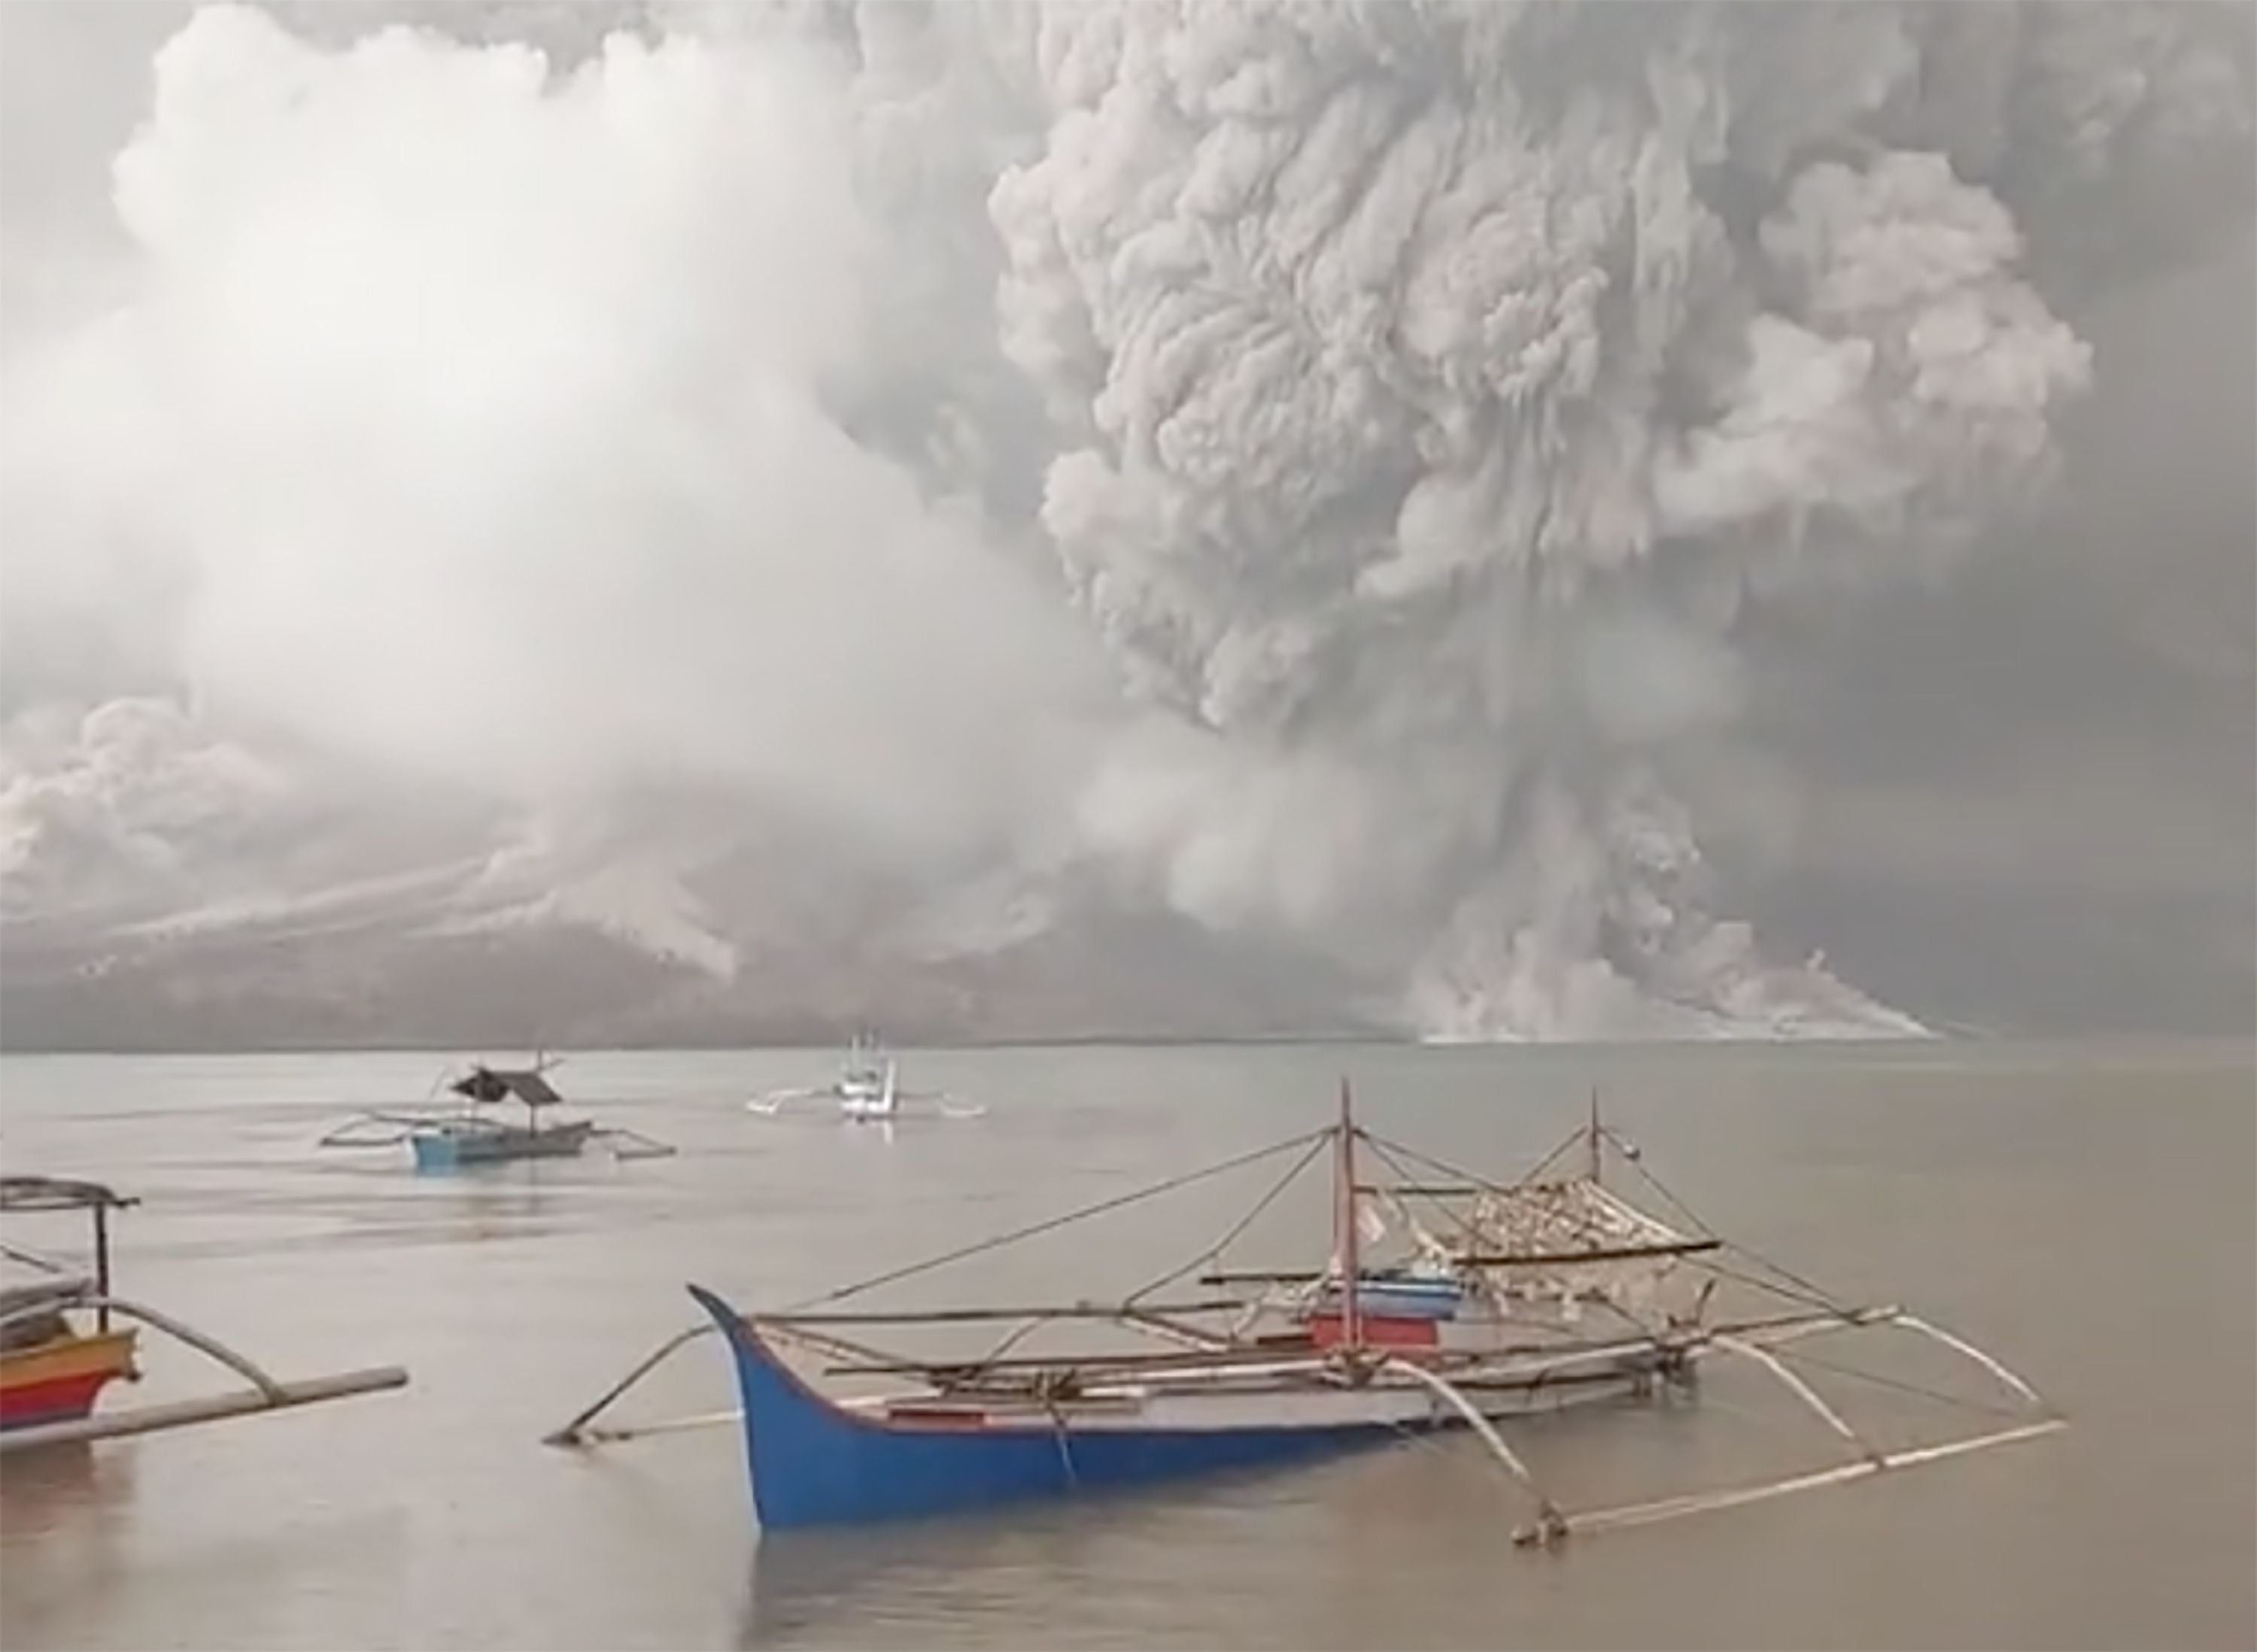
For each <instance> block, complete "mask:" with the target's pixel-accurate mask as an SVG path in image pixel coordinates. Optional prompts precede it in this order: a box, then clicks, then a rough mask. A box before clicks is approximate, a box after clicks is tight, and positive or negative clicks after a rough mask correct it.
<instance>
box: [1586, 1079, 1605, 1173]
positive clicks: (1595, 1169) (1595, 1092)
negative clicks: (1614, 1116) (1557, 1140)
mask: <svg viewBox="0 0 2257 1652" xmlns="http://www.w3.org/2000/svg"><path fill="white" fill-rule="evenodd" d="M1604 1132H1605V1126H1603V1125H1601V1124H1600V1123H1599V1087H1598V1086H1597V1085H1596V1084H1593V1085H1592V1086H1591V1123H1590V1126H1589V1128H1588V1130H1586V1131H1585V1132H1584V1137H1585V1140H1587V1141H1588V1144H1589V1146H1590V1152H1591V1161H1590V1175H1591V1180H1592V1181H1593V1182H1597V1181H1599V1180H1600V1179H1601V1172H1603V1170H1604V1169H1605V1168H1606V1160H1605V1154H1604V1152H1603V1149H1602V1147H1601V1140H1602V1138H1603V1134H1604Z"/></svg>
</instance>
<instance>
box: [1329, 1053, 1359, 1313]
mask: <svg viewBox="0 0 2257 1652" xmlns="http://www.w3.org/2000/svg"><path fill="white" fill-rule="evenodd" d="M1333 1175H1334V1183H1335V1196H1334V1208H1333V1253H1334V1255H1335V1256H1337V1257H1338V1258H1339V1259H1340V1267H1341V1337H1342V1338H1343V1340H1344V1342H1345V1344H1346V1345H1347V1346H1348V1348H1350V1349H1351V1350H1353V1349H1357V1348H1361V1347H1362V1345H1363V1316H1362V1311H1361V1309H1360V1305H1359V1303H1358V1300H1357V1289H1356V1284H1357V1281H1356V1275H1357V1274H1358V1273H1359V1272H1360V1271H1361V1268H1362V1263H1361V1261H1360V1260H1359V1259H1358V1257H1357V1255H1356V1231H1355V1110H1354V1108H1353V1106H1352V1105H1351V1104H1350V1101H1349V1098H1348V1079H1347V1078H1346V1077H1342V1078H1341V1092H1340V1123H1339V1125H1338V1126H1335V1128H1334V1151H1333Z"/></svg>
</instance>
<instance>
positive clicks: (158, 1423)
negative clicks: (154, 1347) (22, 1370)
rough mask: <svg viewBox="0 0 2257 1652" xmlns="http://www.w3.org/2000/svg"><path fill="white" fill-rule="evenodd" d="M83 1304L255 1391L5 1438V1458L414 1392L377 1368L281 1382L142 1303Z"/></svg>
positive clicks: (0, 1442) (92, 1298)
mask: <svg viewBox="0 0 2257 1652" xmlns="http://www.w3.org/2000/svg"><path fill="white" fill-rule="evenodd" d="M79 1300H80V1304H81V1305H82V1306H86V1307H90V1308H93V1309H94V1310H96V1313H97V1314H99V1315H101V1316H102V1317H103V1323H107V1320H108V1317H109V1315H110V1314H112V1313H117V1314H123V1315H124V1316H125V1317H127V1318H128V1319H138V1320H140V1321H142V1322H143V1323H144V1324H147V1325H150V1326H152V1327H153V1328H154V1329H156V1330H158V1331H163V1332H164V1333H165V1334H166V1336H169V1337H172V1338H174V1339H176V1340H178V1341H180V1342H184V1343H186V1344H187V1345H188V1346H189V1347H191V1348H194V1349H195V1351H196V1352H198V1353H201V1354H203V1355H204V1356H206V1357H207V1358H209V1359H213V1360H216V1361H217V1362H218V1363H219V1364H221V1365H223V1366H226V1367H227V1368H228V1369H229V1370H230V1371H232V1372H234V1373H236V1374H237V1376H239V1377H241V1378H242V1379H243V1380H244V1381H245V1382H248V1383H249V1384H250V1385H251V1386H250V1387H248V1388H246V1389H243V1390H240V1391H238V1392H237V1393H234V1394H217V1395H215V1396H213V1397H212V1398H210V1399H205V1400H182V1401H178V1402H176V1403H173V1404H169V1405H152V1406H144V1407H141V1408H139V1409H138V1410H132V1411H126V1412H123V1413H120V1414H119V1415H115V1416H107V1417H81V1418H77V1419H74V1420H73V1421H70V1422H67V1423H46V1424H44V1425H42V1426H39V1427H36V1428H28V1429H18V1430H12V1431H11V1432H9V1433H6V1434H0V1452H10V1451H25V1450H28V1449H29V1448H31V1447H32V1446H35V1445H68V1444H79V1443H81V1442H84V1441H88V1440H109V1439H117V1438H119V1437H124V1436H126V1435H133V1434H153V1433H156V1432H157V1431H158V1430H162V1429H177V1428H185V1427H187V1425H188V1424H190V1423H213V1422H217V1421H218V1420H220V1419H221V1418H223V1417H231V1416H248V1415H251V1414H253V1413H255V1412H259V1411H284V1410H288V1409H290V1408H293V1407H295V1406H301V1405H316V1404H319V1403H320V1402H322V1401H324V1400H342V1399H345V1398H348V1397H350V1395H353V1394H373V1393H376V1392H377V1391H379V1390H380V1389H385V1388H404V1387H407V1372H406V1371H405V1370H403V1369H402V1368H400V1366H375V1367H373V1368H372V1369H370V1370H366V1371H351V1372H347V1373H344V1374H343V1375H342V1376H335V1377H315V1378H313V1379H311V1380H308V1381H305V1382H279V1381H277V1380H275V1379H274V1378H272V1377H271V1376H269V1375H268V1374H267V1373H265V1371H264V1370H262V1369H260V1367H259V1366H258V1365H257V1364H255V1363H254V1362H253V1361H251V1359H248V1358H246V1357H245V1356H244V1355H243V1354H240V1353H237V1352H236V1351H235V1350H234V1349H232V1348H230V1347H229V1346H228V1345H226V1344H225V1343H223V1342H221V1341H219V1340H218V1339H217V1338H212V1337H208V1336H206V1335H205V1334H204V1333H203V1332H202V1331H198V1330H197V1329H196V1328H195V1326H193V1325H188V1324H182V1323H181V1322H180V1320H177V1319H175V1318H173V1317H172V1316H171V1315H169V1314H164V1313H159V1311H158V1310H155V1309H153V1308H151V1307H147V1306H145V1304H143V1303H135V1302H128V1301H126V1300H125V1299H124V1297H122V1296H112V1295H109V1294H108V1293H106V1292H103V1293H97V1294H96V1295H89V1296H85V1297H81V1298H80V1299H79ZM40 1311H42V1309H41V1308H40V1307H39V1305H37V1304H34V1305H32V1306H31V1307H29V1308H26V1309H24V1310H19V1311H18V1313H16V1314H13V1315H7V1316H0V1324H8V1323H10V1322H11V1320H14V1319H18V1318H23V1317H27V1316H29V1315H32V1314H36V1313H39V1312H40Z"/></svg>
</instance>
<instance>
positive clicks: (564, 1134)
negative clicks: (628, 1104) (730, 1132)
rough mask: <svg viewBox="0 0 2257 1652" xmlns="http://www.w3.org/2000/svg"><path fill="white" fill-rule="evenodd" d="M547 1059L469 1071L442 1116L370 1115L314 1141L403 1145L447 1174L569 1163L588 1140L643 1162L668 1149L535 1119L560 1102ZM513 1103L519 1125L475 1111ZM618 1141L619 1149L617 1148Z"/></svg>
mask: <svg viewBox="0 0 2257 1652" xmlns="http://www.w3.org/2000/svg"><path fill="white" fill-rule="evenodd" d="M556 1065H557V1063H555V1062H549V1061H542V1060H540V1059H538V1058H536V1059H535V1061H534V1064H533V1065H532V1066H531V1067H528V1068H507V1067H488V1066H486V1065H485V1064H484V1063H478V1064H476V1065H474V1066H472V1067H471V1070H470V1071H469V1072H467V1073H465V1074H464V1075H463V1077H460V1078H456V1079H453V1080H451V1081H449V1084H448V1085H447V1088H448V1089H449V1090H450V1091H453V1092H454V1093H455V1094H456V1095H457V1096H460V1097H462V1098H463V1105H462V1106H461V1107H460V1108H457V1109H455V1110H453V1111H450V1112H385V1111H371V1112H365V1113H363V1114H361V1115H360V1116H359V1117H358V1118H357V1119H351V1120H350V1121H349V1122H347V1123H346V1124H344V1125H343V1126H340V1127H339V1128H337V1129H336V1130H333V1131H331V1132H330V1133H329V1134H328V1135H326V1136H324V1137H322V1146H323V1147H395V1146H397V1145H398V1144H399V1143H400V1142H401V1141H405V1142H407V1144H408V1145H409V1146H410V1147H412V1148H413V1149H414V1154H415V1168H417V1169H419V1170H453V1169H456V1168H462V1167H464V1166H469V1165H480V1164H500V1163H504V1162H506V1161H512V1160H517V1159H571V1158H577V1157H578V1156H579V1154H580V1153H581V1151H582V1149H584V1147H587V1145H588V1144H589V1143H590V1142H591V1141H595V1140H602V1141H604V1142H605V1145H606V1146H609V1147H611V1149H612V1154H613V1155H614V1156H615V1157H618V1158H649V1157H652V1156H654V1155H656V1154H668V1153H671V1152H673V1151H674V1149H673V1148H672V1147H668V1146H667V1145H666V1144H665V1143H663V1142H661V1141H655V1140H652V1139H651V1138H650V1137H648V1136H646V1135H643V1134H641V1133H639V1132H636V1131H632V1130H618V1129H605V1128H601V1127H599V1126H598V1125H597V1124H596V1122H595V1120H593V1119H566V1120H562V1121H551V1122H549V1123H548V1124H543V1123H542V1122H541V1113H542V1112H543V1111H545V1110H546V1109H548V1108H551V1107H560V1106H562V1105H564V1098H563V1097H562V1096H561V1095H559V1094H558V1093H557V1092H556V1088H555V1085H553V1084H550V1083H549V1082H548V1071H549V1070H550V1069H552V1068H554V1067H555V1066H556ZM505 1101H515V1102H517V1103H518V1104H519V1105H520V1106H522V1107H523V1108H524V1109H525V1119H524V1122H523V1123H521V1124H513V1123H511V1122H509V1121H507V1120H506V1119H497V1118H494V1117H493V1116H492V1114H490V1113H485V1112H480V1111H478V1110H479V1109H480V1108H481V1107H490V1106H494V1105H499V1104H500V1103H502V1102H505ZM620 1144H625V1145H624V1146H622V1145H620Z"/></svg>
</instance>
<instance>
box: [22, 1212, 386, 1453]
mask: <svg viewBox="0 0 2257 1652" xmlns="http://www.w3.org/2000/svg"><path fill="white" fill-rule="evenodd" d="M138 1202H139V1201H138V1200H135V1199H131V1198H127V1197H124V1196H123V1195H121V1194H118V1193H117V1192H115V1191H113V1190H110V1188H108V1187H105V1186H103V1184H102V1183H97V1182H77V1181H67V1180H63V1179H60V1178H57V1177H53V1176H39V1175H11V1176H0V1213H11V1214H25V1213H30V1212H37V1211H46V1212H53V1211H86V1212H88V1214H89V1215H90V1217H91V1218H92V1220H93V1227H94V1274H93V1276H92V1277H91V1278H85V1277H81V1276H77V1275H74V1274H70V1273H69V1272H68V1271H67V1270H66V1269H64V1268H62V1267H59V1266H57V1265H56V1264H54V1263H53V1262H51V1261H48V1260H46V1259H45V1258H44V1257H41V1256H39V1254H38V1253H35V1252H31V1251H26V1250H21V1249H18V1247H16V1246H12V1245H11V1246H0V1249H4V1250H5V1252H6V1254H7V1255H8V1257H9V1258H10V1260H13V1261H15V1262H17V1263H18V1264H19V1265H21V1266H24V1267H30V1268H33V1269H35V1270H37V1271H38V1272H39V1273H40V1274H42V1275H43V1277H42V1278H40V1279H39V1280H37V1281H33V1282H32V1283H30V1284H25V1285H18V1286H13V1287H11V1288H8V1289H6V1290H4V1291H0V1453H13V1452H17V1451H28V1450H30V1449H32V1448H33V1447H36V1446H53V1445H68V1444H83V1443H85V1442H88V1441H93V1440H107V1439H116V1438H119V1437H124V1436H126V1435H133V1434H153V1433H157V1432H159V1431H160V1430H166V1429H177V1428H186V1427H187V1426H189V1425H191V1424H193V1423H213V1422H217V1421H219V1420H220V1419H222V1418H223V1417H231V1416H248V1415H253V1414H255V1413H258V1412H261V1411H283V1410H289V1409H293V1408H296V1407H298V1406H304V1405H316V1404H320V1403H322V1401H329V1400H342V1399H346V1398H349V1397H350V1396H352V1395H354V1394H372V1393H375V1392H378V1391H379V1390H381V1389H386V1388H399V1387H406V1386H407V1372H406V1371H404V1370H402V1369H401V1368H400V1366H377V1367H375V1368H373V1369H371V1370H366V1371H350V1372H346V1373H342V1374H340V1375H336V1376H329V1377H317V1378H314V1379H311V1380H306V1381H301V1382H281V1381H278V1380H276V1379H274V1378H273V1377H271V1376H269V1375H268V1374H267V1373H265V1371H264V1370H262V1369H261V1368H260V1367H259V1366H257V1365H256V1364H254V1363H253V1362H252V1361H251V1360H250V1359H247V1358H246V1357H245V1356H244V1355H243V1354H240V1353H238V1352H236V1351H235V1350H234V1349H232V1348H230V1347H229V1346H228V1345H226V1344H225V1343H223V1342H221V1341H219V1340H218V1339H217V1338H214V1337H211V1336H209V1335H207V1334H205V1333H204V1332H202V1331H198V1330H196V1329H195V1327H193V1326H191V1325H187V1324H182V1323H181V1322H180V1321H179V1320H177V1319H174V1318H173V1317H170V1316H169V1315H166V1314H164V1313H160V1312H159V1311H158V1310H156V1309H153V1308H150V1307H147V1306H145V1304H143V1303H137V1302H132V1301H130V1300H128V1299H126V1298H124V1297H122V1296H118V1295H115V1294H113V1292H112V1291H111V1289H110V1212H111V1211H123V1210H129V1209H131V1207H132V1206H133V1205H135V1204H138ZM119 1319H127V1320H134V1321H138V1322H139V1324H143V1325H146V1326H147V1327H149V1328H150V1329H151V1330H153V1331H159V1332H162V1333H163V1334H165V1335H166V1336H168V1337H171V1338H173V1339H174V1340H175V1341H177V1342H180V1343H184V1344H186V1345H187V1346H189V1347H191V1348H194V1349H195V1351H196V1352H199V1353H202V1354H203V1355H205V1356H207V1357H208V1358H209V1359H214V1360H216V1361H217V1362H218V1363H219V1364H221V1365H223V1366H226V1367H227V1368H228V1369H229V1370H230V1371H232V1372H234V1373H236V1374H237V1376H239V1377H241V1378H243V1379H244V1382H245V1383H246V1384H247V1385H248V1386H247V1387H243V1388H240V1389H237V1390H235V1391H233V1392H230V1393H226V1394H216V1395H213V1396H210V1397H209V1398H204V1399H195V1400H182V1401H174V1402H172V1403H169V1404H164V1405H152V1406H144V1407H141V1408H138V1409H136V1410H131V1411H126V1412H122V1413H120V1414H118V1415H114V1416H104V1417H97V1416H96V1415H94V1409H95V1407H96V1402H97V1401H99V1400H100V1398H101V1395H102V1394H103V1390H104V1389H106V1388H107V1387H109V1386H110V1384H111V1383H112V1382H116V1381H127V1382H131V1381H137V1380H139V1377H140V1371H139V1368H138V1366H137V1364H136V1362H135V1359H134V1356H135V1353H136V1352H138V1342H139V1333H138V1331H135V1330H134V1329H132V1328H131V1327H121V1326H119V1325H118V1324H117V1321H118V1320H119ZM85 1322H90V1328H88V1324H87V1323H85Z"/></svg>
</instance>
